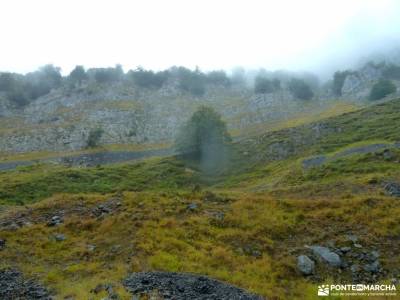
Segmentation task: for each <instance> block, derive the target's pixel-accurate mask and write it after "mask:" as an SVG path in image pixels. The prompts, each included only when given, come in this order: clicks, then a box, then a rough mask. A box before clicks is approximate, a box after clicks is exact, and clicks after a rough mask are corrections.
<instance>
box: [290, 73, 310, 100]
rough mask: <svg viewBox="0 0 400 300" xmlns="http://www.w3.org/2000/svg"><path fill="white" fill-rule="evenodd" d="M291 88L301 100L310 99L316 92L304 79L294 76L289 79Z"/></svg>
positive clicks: (294, 94)
mask: <svg viewBox="0 0 400 300" xmlns="http://www.w3.org/2000/svg"><path fill="white" fill-rule="evenodd" d="M289 90H290V92H291V93H292V94H293V96H294V97H296V98H297V99H301V100H310V99H311V98H312V97H314V93H313V91H312V90H311V88H310V86H309V85H308V84H307V83H305V82H304V80H301V79H296V78H293V79H292V80H290V81H289Z"/></svg>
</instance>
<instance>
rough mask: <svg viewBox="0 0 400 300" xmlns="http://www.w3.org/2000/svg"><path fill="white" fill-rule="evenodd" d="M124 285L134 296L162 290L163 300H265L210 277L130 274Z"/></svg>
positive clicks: (159, 273)
mask: <svg viewBox="0 0 400 300" xmlns="http://www.w3.org/2000/svg"><path fill="white" fill-rule="evenodd" d="M124 286H125V287H126V289H127V290H128V291H129V292H131V293H132V294H133V295H140V294H148V293H150V292H152V291H158V293H159V294H160V296H161V297H163V298H161V299H175V300H187V299H191V300H206V299H207V300H211V299H218V300H261V299H264V298H262V297H261V296H257V295H254V294H250V293H248V292H246V291H245V290H243V289H240V288H237V287H234V286H232V285H230V284H227V283H224V282H221V281H218V280H214V279H211V278H208V277H206V276H200V275H194V274H187V273H170V272H140V273H133V274H131V275H129V276H128V277H127V278H126V279H125V280H124Z"/></svg>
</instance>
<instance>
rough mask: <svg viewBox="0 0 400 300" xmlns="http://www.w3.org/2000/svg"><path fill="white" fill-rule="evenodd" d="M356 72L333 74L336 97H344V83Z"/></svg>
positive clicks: (347, 71)
mask: <svg viewBox="0 0 400 300" xmlns="http://www.w3.org/2000/svg"><path fill="white" fill-rule="evenodd" d="M354 73H355V72H353V71H349V70H346V71H337V72H335V73H334V74H333V93H334V94H335V95H336V96H342V88H343V84H344V81H345V80H346V77H347V76H348V75H352V74H354Z"/></svg>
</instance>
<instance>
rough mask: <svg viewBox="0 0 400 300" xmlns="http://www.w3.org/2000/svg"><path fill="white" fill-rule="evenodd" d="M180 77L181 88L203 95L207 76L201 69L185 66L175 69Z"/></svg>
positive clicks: (196, 94)
mask: <svg viewBox="0 0 400 300" xmlns="http://www.w3.org/2000/svg"><path fill="white" fill-rule="evenodd" d="M175 72H176V73H177V77H178V82H179V88H180V89H182V90H184V91H186V92H189V93H191V94H192V95H195V96H202V95H204V93H205V91H206V87H205V84H206V76H205V74H204V73H202V72H200V70H199V69H196V70H195V71H191V70H189V69H186V68H184V67H179V68H177V70H175Z"/></svg>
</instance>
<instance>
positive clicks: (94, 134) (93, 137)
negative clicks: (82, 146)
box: [87, 128, 104, 148]
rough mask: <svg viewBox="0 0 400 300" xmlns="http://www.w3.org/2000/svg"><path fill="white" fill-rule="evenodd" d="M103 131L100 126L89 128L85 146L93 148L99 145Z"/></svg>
mask: <svg viewBox="0 0 400 300" xmlns="http://www.w3.org/2000/svg"><path fill="white" fill-rule="evenodd" d="M103 133H104V130H103V129H102V128H95V129H92V130H90V132H89V136H88V139H87V148H94V147H97V146H98V145H99V142H100V139H101V137H102V135H103Z"/></svg>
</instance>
